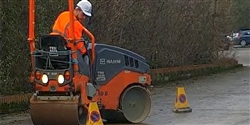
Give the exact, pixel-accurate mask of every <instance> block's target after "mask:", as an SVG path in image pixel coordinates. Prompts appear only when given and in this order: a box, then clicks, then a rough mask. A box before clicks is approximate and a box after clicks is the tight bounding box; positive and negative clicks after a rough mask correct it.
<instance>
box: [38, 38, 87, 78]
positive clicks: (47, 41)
mask: <svg viewBox="0 0 250 125" xmlns="http://www.w3.org/2000/svg"><path fill="white" fill-rule="evenodd" d="M39 44H40V45H39V49H41V50H44V51H48V52H51V51H52V52H53V51H67V50H70V48H67V47H66V44H67V41H66V39H65V38H64V37H62V36H61V35H43V36H41V38H40V43H39ZM53 47H55V48H53ZM54 49H55V50H54ZM76 52H77V61H78V66H79V70H80V71H79V72H80V73H81V74H84V75H86V76H90V70H89V68H90V67H89V59H88V55H84V56H82V55H81V54H80V52H79V51H76ZM51 58H53V59H59V60H63V61H69V56H68V55H60V56H53V57H51Z"/></svg>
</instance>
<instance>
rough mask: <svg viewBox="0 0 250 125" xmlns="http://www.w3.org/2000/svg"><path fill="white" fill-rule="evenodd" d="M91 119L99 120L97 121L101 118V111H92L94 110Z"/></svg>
mask: <svg viewBox="0 0 250 125" xmlns="http://www.w3.org/2000/svg"><path fill="white" fill-rule="evenodd" d="M90 119H91V121H92V122H97V121H99V120H100V115H99V113H98V112H97V111H92V112H91V113H90Z"/></svg>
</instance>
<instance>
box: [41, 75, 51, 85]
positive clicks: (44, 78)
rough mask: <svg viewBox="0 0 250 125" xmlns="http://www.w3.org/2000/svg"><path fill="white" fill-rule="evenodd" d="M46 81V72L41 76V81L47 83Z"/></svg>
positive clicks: (47, 78)
mask: <svg viewBox="0 0 250 125" xmlns="http://www.w3.org/2000/svg"><path fill="white" fill-rule="evenodd" d="M48 81H49V77H48V76H47V75H46V74H43V76H42V82H43V83H44V84H46V83H48Z"/></svg>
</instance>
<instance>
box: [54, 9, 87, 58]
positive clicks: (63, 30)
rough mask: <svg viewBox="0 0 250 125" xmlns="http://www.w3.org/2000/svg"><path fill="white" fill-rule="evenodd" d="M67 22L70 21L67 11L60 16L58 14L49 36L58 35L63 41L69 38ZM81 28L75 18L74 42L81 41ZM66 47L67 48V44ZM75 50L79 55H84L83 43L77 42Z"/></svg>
mask: <svg viewBox="0 0 250 125" xmlns="http://www.w3.org/2000/svg"><path fill="white" fill-rule="evenodd" d="M69 21H70V18H69V11H64V12H62V13H61V14H59V16H58V17H57V19H56V21H55V23H54V25H53V31H52V32H51V33H50V34H60V35H62V36H63V37H64V38H65V39H67V38H68V37H69ZM83 28H84V27H83V25H82V24H81V23H80V22H79V21H78V20H76V18H75V20H74V35H75V40H76V41H78V40H80V39H82V31H83ZM67 47H69V46H68V44H67ZM76 49H77V50H79V51H80V53H81V54H85V53H86V48H85V46H84V43H83V42H77V44H76Z"/></svg>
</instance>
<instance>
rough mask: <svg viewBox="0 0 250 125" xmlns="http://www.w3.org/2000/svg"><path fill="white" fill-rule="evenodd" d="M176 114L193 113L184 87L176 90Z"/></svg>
mask: <svg viewBox="0 0 250 125" xmlns="http://www.w3.org/2000/svg"><path fill="white" fill-rule="evenodd" d="M173 112H175V113H184V112H192V108H190V107H189V104H188V100H187V95H186V93H185V89H184V87H177V88H176V98H175V104H174V108H173Z"/></svg>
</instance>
